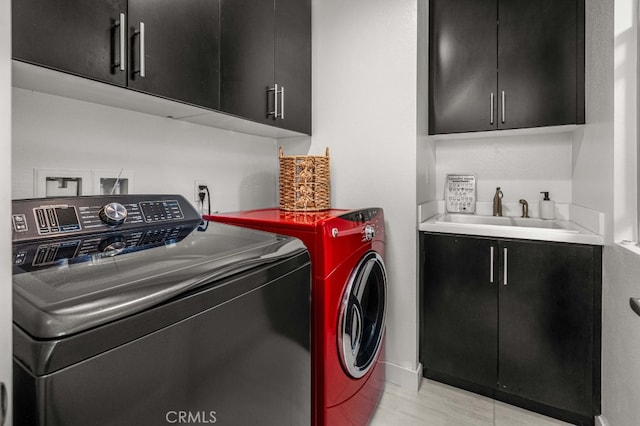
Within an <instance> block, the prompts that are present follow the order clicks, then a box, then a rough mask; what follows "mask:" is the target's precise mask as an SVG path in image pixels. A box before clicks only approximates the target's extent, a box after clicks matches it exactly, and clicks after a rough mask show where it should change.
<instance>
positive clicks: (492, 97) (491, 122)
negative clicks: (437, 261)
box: [489, 92, 495, 248]
mask: <svg viewBox="0 0 640 426" xmlns="http://www.w3.org/2000/svg"><path fill="white" fill-rule="evenodd" d="M494 98H495V95H494V94H493V92H491V121H490V122H489V124H493V121H494V120H493V118H494V117H493V106H494V103H495V101H494ZM492 248H493V247H492Z"/></svg>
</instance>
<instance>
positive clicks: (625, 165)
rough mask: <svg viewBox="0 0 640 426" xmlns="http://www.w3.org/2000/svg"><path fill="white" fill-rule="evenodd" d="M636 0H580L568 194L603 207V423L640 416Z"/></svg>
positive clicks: (624, 422)
mask: <svg viewBox="0 0 640 426" xmlns="http://www.w3.org/2000/svg"><path fill="white" fill-rule="evenodd" d="M637 27H638V2H637V0H587V1H586V35H587V39H586V89H587V90H586V93H587V100H586V102H587V117H586V119H587V125H586V126H585V130H584V132H583V134H581V135H576V138H575V141H574V143H573V200H574V203H575V204H579V205H582V206H585V207H589V208H592V209H595V210H599V211H602V212H605V213H606V235H605V237H606V238H605V239H606V246H605V248H604V263H603V269H604V274H603V293H602V311H603V312H602V314H603V325H602V414H603V417H604V418H605V420H604V423H605V424H610V425H612V426H614V425H632V424H637V422H638V419H639V418H640V404H638V401H640V317H638V316H636V315H635V314H634V313H633V312H632V311H631V309H630V307H629V298H630V297H632V296H633V297H640V283H639V281H638V277H639V276H640V254H639V253H638V251H635V252H634V251H631V250H629V249H628V248H625V247H624V246H621V245H619V244H617V243H616V241H620V240H621V239H635V238H637V233H636V230H635V229H634V228H635V227H636V225H635V222H636V217H637V214H636V212H637V204H636V176H637V172H636V167H637V166H636V162H637V154H636V147H637V143H638V140H637V134H636V132H637V131H636V127H637V124H638V119H637V117H638V116H637V89H636V86H637V78H638V74H637V58H636V56H637V54H636V52H637V39H638V35H637Z"/></svg>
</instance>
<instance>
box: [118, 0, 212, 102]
mask: <svg viewBox="0 0 640 426" xmlns="http://www.w3.org/2000/svg"><path fill="white" fill-rule="evenodd" d="M128 17H129V20H128V23H127V27H128V28H129V35H130V39H131V52H130V55H129V58H130V67H129V87H131V88H134V89H136V90H140V91H142V92H147V93H150V94H154V95H160V96H163V97H167V98H170V99H176V100H180V101H184V102H187V103H191V104H194V105H199V106H205V107H209V108H212V109H217V108H218V106H219V78H220V56H219V25H220V24H219V19H220V10H219V0H180V1H175V0H129V16H128ZM141 25H143V26H144V35H143V34H142V31H141ZM143 53H144V77H143V76H142V72H141V69H142V68H141V67H142V66H143V63H142V58H141V57H140V55H142V54H143Z"/></svg>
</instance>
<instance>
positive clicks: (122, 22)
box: [113, 13, 127, 71]
mask: <svg viewBox="0 0 640 426" xmlns="http://www.w3.org/2000/svg"><path fill="white" fill-rule="evenodd" d="M114 27H116V28H118V29H119V30H120V31H119V34H120V42H119V43H118V44H119V45H120V48H119V51H120V57H119V58H118V59H117V60H115V61H114V63H113V66H114V67H119V68H120V71H124V66H125V49H126V43H127V19H126V15H125V14H124V13H121V14H120V19H119V20H118V21H116V23H115V25H114Z"/></svg>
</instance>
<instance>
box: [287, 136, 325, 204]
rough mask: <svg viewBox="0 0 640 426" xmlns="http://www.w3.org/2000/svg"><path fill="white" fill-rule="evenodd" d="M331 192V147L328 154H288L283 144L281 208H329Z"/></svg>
mask: <svg viewBox="0 0 640 426" xmlns="http://www.w3.org/2000/svg"><path fill="white" fill-rule="evenodd" d="M329 196H330V183H329V148H327V151H326V154H325V155H324V156H314V155H291V156H284V155H283V153H282V147H280V209H282V210H287V211H319V210H327V209H330V208H331V203H330V200H329Z"/></svg>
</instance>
